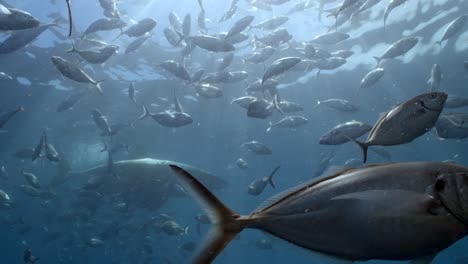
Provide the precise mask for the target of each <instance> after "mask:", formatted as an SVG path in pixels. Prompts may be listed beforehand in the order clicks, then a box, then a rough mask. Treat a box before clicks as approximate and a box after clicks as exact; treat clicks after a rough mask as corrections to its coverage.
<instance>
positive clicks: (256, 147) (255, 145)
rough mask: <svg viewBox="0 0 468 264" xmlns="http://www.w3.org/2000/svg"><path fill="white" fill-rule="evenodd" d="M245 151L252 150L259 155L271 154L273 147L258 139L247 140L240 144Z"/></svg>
mask: <svg viewBox="0 0 468 264" xmlns="http://www.w3.org/2000/svg"><path fill="white" fill-rule="evenodd" d="M240 148H241V150H243V151H250V152H253V153H255V154H257V155H271V153H272V151H271V148H270V147H268V146H267V145H265V144H263V143H260V142H258V141H255V140H254V141H249V142H245V143H243V144H242V145H241V146H240Z"/></svg>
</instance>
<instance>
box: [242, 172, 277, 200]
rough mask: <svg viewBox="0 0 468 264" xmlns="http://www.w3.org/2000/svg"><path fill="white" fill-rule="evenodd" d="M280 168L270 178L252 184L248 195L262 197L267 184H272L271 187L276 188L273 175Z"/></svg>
mask: <svg viewBox="0 0 468 264" xmlns="http://www.w3.org/2000/svg"><path fill="white" fill-rule="evenodd" d="M279 168H280V166H278V167H276V168H275V169H274V170H273V171H272V172H271V173H270V175H269V176H268V177H263V178H260V179H256V180H254V181H253V182H252V183H250V185H249V189H248V191H247V193H248V194H250V195H254V196H257V195H260V194H261V193H262V192H263V190H265V187H266V186H267V184H270V185H271V187H273V188H275V184H274V183H273V175H275V173H276V172H277V171H278V170H279Z"/></svg>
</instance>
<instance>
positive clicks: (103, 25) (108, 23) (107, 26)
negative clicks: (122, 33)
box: [81, 18, 127, 39]
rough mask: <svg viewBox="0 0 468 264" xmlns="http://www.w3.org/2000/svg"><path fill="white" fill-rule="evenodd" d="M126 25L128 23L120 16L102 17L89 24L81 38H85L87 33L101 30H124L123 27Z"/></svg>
mask: <svg viewBox="0 0 468 264" xmlns="http://www.w3.org/2000/svg"><path fill="white" fill-rule="evenodd" d="M126 26H127V23H125V22H124V21H122V20H120V19H118V18H100V19H98V20H96V21H94V22H93V23H91V24H90V25H89V26H88V28H87V29H86V30H85V32H84V33H83V35H82V36H81V38H82V39H85V37H86V36H87V35H89V34H91V33H95V32H100V31H111V30H114V29H121V30H122V28H124V27H126Z"/></svg>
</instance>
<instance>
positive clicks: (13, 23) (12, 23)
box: [0, 5, 40, 31]
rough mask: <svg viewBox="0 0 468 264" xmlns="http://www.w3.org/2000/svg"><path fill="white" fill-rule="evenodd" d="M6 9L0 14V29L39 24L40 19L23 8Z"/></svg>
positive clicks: (32, 26) (26, 27)
mask: <svg viewBox="0 0 468 264" xmlns="http://www.w3.org/2000/svg"><path fill="white" fill-rule="evenodd" d="M2 6H3V5H2ZM3 8H5V6H3ZM6 9H7V10H5V9H3V14H4V15H2V16H0V31H9V30H24V29H31V28H35V27H38V26H39V25H40V21H39V20H38V19H37V18H35V17H34V16H33V15H31V14H30V13H28V12H26V11H24V10H20V9H16V8H6ZM7 13H9V14H7Z"/></svg>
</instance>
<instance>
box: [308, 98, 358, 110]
mask: <svg viewBox="0 0 468 264" xmlns="http://www.w3.org/2000/svg"><path fill="white" fill-rule="evenodd" d="M320 105H325V106H327V107H330V108H332V109H335V110H338V111H340V112H356V111H357V110H359V108H358V107H357V106H356V105H354V104H352V103H351V102H349V101H347V100H344V99H338V98H332V99H327V100H323V101H317V104H316V105H315V107H318V106H320ZM315 107H314V108H315Z"/></svg>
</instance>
